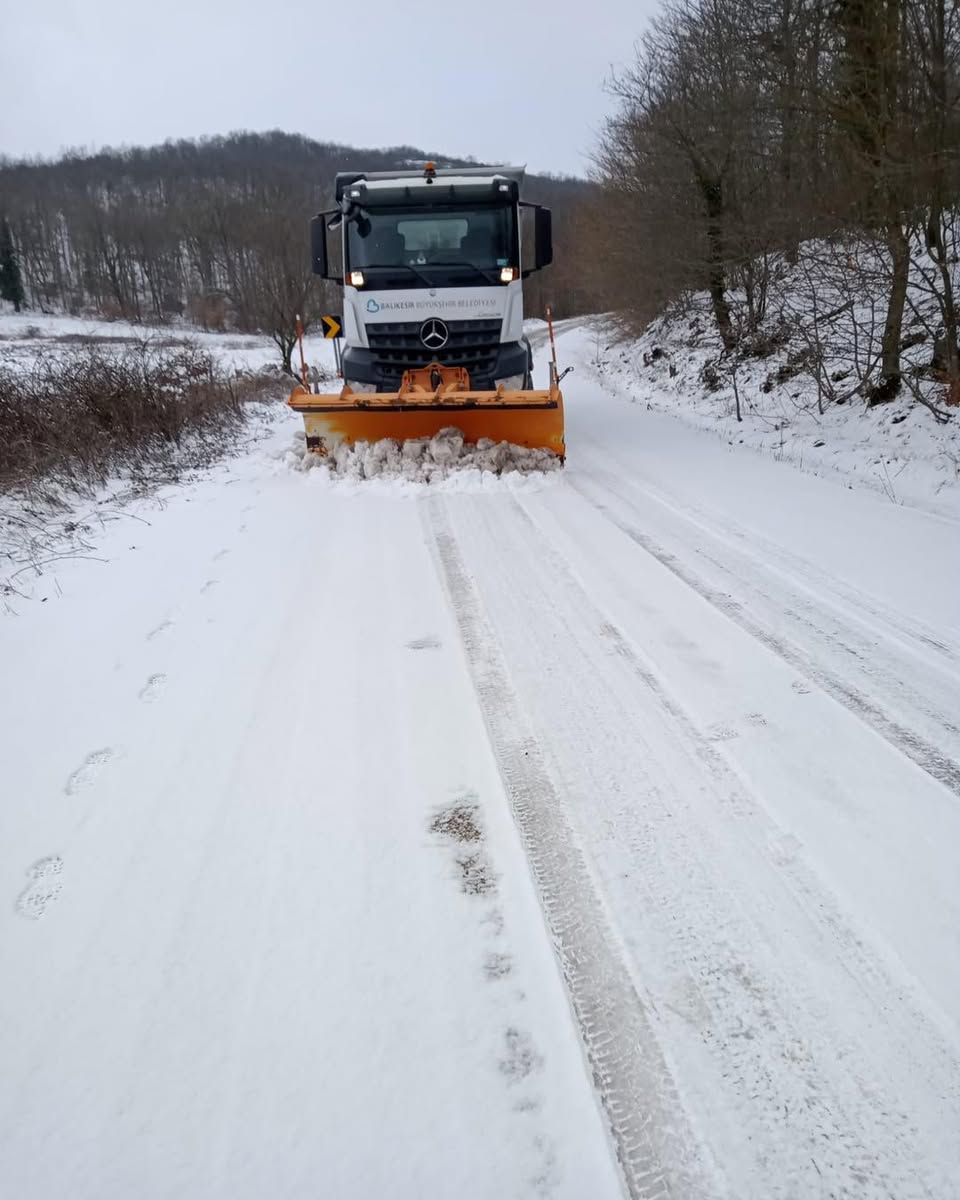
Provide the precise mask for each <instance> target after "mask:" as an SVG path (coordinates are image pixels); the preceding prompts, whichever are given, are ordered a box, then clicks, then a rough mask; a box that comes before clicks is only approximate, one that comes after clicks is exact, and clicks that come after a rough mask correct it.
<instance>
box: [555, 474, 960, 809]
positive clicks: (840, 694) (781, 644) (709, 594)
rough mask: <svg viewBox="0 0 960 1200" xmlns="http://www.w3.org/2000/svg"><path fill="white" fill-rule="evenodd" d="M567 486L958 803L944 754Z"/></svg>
mask: <svg viewBox="0 0 960 1200" xmlns="http://www.w3.org/2000/svg"><path fill="white" fill-rule="evenodd" d="M569 483H570V486H571V487H572V488H573V489H574V490H575V491H576V492H577V494H578V495H579V496H581V497H582V498H583V500H584V501H585V502H586V503H587V504H589V505H591V507H593V508H595V509H597V511H598V512H601V513H602V514H603V516H604V517H605V518H606V519H607V520H608V521H610V522H611V523H612V524H613V525H615V526H616V527H617V528H618V529H619V530H620V531H621V532H622V533H624V534H626V536H627V537H628V538H630V540H631V541H632V542H634V543H635V544H636V545H637V546H639V547H640V549H642V550H644V551H646V553H647V554H649V555H651V557H653V558H655V559H656V560H657V561H658V562H659V563H660V564H661V565H662V566H664V567H666V569H667V570H668V571H670V572H671V574H673V575H674V576H676V578H677V579H679V580H681V582H683V583H685V584H686V585H687V586H688V587H690V588H692V589H693V590H694V591H695V592H696V593H697V594H698V595H700V596H701V597H702V598H703V599H704V600H706V601H707V603H708V604H711V605H712V606H713V607H714V608H716V609H718V610H719V611H720V612H722V613H723V614H724V616H726V617H728V618H729V619H730V620H731V621H733V622H734V623H735V624H737V625H739V626H740V628H741V629H743V630H744V632H746V633H748V634H750V636H751V637H753V638H755V639H756V640H757V641H759V642H760V643H762V645H764V646H766V648H767V649H768V650H770V651H772V652H773V653H774V654H776V655H777V656H778V657H779V658H781V659H782V660H783V661H784V662H786V663H789V665H790V666H791V667H793V668H794V669H795V670H797V671H799V672H801V674H803V675H805V676H806V677H807V678H808V679H809V680H811V682H813V683H815V684H816V685H817V686H818V687H820V688H821V689H822V690H823V691H825V692H826V693H827V694H828V695H829V696H831V697H832V698H833V699H834V700H836V701H837V702H838V703H840V704H842V705H843V706H844V708H846V709H847V710H848V711H849V712H850V713H852V714H853V715H854V716H855V717H857V718H858V719H860V720H861V721H863V722H864V723H865V724H867V725H869V726H870V727H871V728H872V729H873V730H874V732H876V733H878V734H879V735H880V736H881V737H882V738H883V739H884V740H885V741H887V742H889V743H890V744H891V745H892V746H893V747H894V748H895V749H897V750H898V751H900V753H902V754H905V755H906V756H907V757H908V758H909V759H911V760H912V761H913V762H914V763H915V764H916V765H917V766H918V767H920V769H921V770H923V771H925V772H926V773H927V774H928V775H930V776H932V777H933V778H934V779H936V780H937V781H938V782H939V783H941V784H943V786H944V787H946V788H948V789H949V790H950V791H951V792H953V793H954V794H955V795H956V796H958V797H960V763H958V762H956V761H955V760H954V759H952V758H950V757H949V756H948V755H946V754H944V753H943V752H942V751H941V750H940V748H939V747H938V746H936V745H934V744H933V743H932V742H931V741H929V740H928V739H927V738H925V737H924V736H923V735H921V734H919V733H917V732H916V731H915V730H912V729H909V728H908V727H907V726H906V725H905V724H903V723H902V722H901V721H899V720H897V719H896V718H894V717H892V716H891V715H890V714H889V713H887V712H885V711H884V710H883V709H882V708H881V707H880V706H879V705H878V704H876V703H874V701H873V700H871V699H870V698H869V697H868V696H866V695H865V694H864V693H863V692H862V691H861V690H860V689H859V688H857V687H855V686H854V685H853V684H851V683H849V682H848V681H847V680H845V679H843V678H842V677H841V676H840V675H838V674H836V673H835V672H834V671H832V670H831V669H830V668H829V667H827V666H825V665H823V664H822V663H820V662H817V661H816V659H815V658H814V657H813V655H812V654H810V653H808V652H807V651H806V650H804V649H803V648H802V647H800V646H798V645H797V644H795V643H794V642H793V641H791V640H789V639H788V638H787V637H785V636H783V635H782V634H778V633H775V632H774V631H773V630H772V629H769V628H767V626H766V625H764V624H763V623H762V622H761V621H760V620H758V619H757V618H756V617H755V616H753V615H752V614H751V613H750V612H749V611H748V610H747V609H746V608H745V607H744V606H743V604H742V603H741V602H740V601H738V600H736V599H735V598H734V597H732V596H730V595H728V594H727V593H725V592H721V591H719V590H718V589H717V588H715V587H714V586H712V585H711V584H710V583H708V582H707V581H706V580H705V579H703V578H702V576H700V575H699V574H698V573H697V571H696V570H695V569H694V568H693V567H691V566H690V565H689V564H688V563H684V562H681V561H680V560H679V559H678V558H677V557H676V555H675V554H672V553H671V552H670V551H669V550H667V549H666V547H664V546H662V545H661V544H660V543H659V542H658V541H657V540H656V539H655V538H653V537H652V536H651V535H650V534H649V533H646V532H645V531H643V530H641V529H638V528H637V527H636V525H634V524H633V523H632V521H630V520H627V519H626V518H624V517H623V516H621V515H619V514H618V513H617V512H615V511H614V510H613V509H612V508H610V507H608V506H605V505H603V504H601V503H598V502H597V500H596V499H594V498H593V497H592V496H591V495H590V489H589V488H585V487H584V486H583V485H582V484H581V483H580V481H578V480H576V479H570V480H569ZM604 490H607V491H608V492H609V493H610V494H611V495H613V496H615V497H616V498H617V500H618V501H622V500H625V498H624V497H622V496H620V495H619V493H617V492H613V491H611V490H610V489H604ZM625 502H626V504H627V505H628V506H630V507H633V506H632V505H630V501H629V500H626V501H625ZM811 628H813V629H814V630H815V631H816V626H814V625H811Z"/></svg>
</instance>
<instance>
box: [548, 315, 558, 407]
mask: <svg viewBox="0 0 960 1200" xmlns="http://www.w3.org/2000/svg"><path fill="white" fill-rule="evenodd" d="M547 329H549V331H550V387H551V389H552V388H554V387H557V386H558V378H557V377H558V375H559V371H558V368H557V343H556V342H555V341H554V340H553V310H552V309H551V308H550V305H549V304H548V305H547Z"/></svg>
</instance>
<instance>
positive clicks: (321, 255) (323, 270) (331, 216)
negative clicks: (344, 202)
mask: <svg viewBox="0 0 960 1200" xmlns="http://www.w3.org/2000/svg"><path fill="white" fill-rule="evenodd" d="M341 219H342V216H341V213H340V211H339V210H338V209H333V210H332V211H331V212H322V213H317V215H316V216H315V217H311V219H310V266H311V268H312V269H313V273H314V275H319V276H321V278H323V279H332V280H333V281H334V282H335V283H342V282H343V280H342V279H341V278H340V276H339V275H338V274H337V275H331V274H330V259H329V255H328V254H327V230H328V229H337V228H339V226H340V222H341ZM337 257H338V256H335V257H334V261H335V263H336V259H337Z"/></svg>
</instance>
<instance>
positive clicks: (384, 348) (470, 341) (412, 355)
mask: <svg viewBox="0 0 960 1200" xmlns="http://www.w3.org/2000/svg"><path fill="white" fill-rule="evenodd" d="M445 324H446V326H447V330H448V331H449V334H450V336H449V339H448V341H447V344H446V345H445V346H444V347H443V349H442V350H428V349H427V347H426V346H424V344H423V343H422V342H421V341H420V330H421V328H422V326H423V322H422V321H391V322H384V323H379V322H378V323H377V324H376V325H373V324H371V325H368V326H367V342H368V344H369V346H370V349H371V350H372V351H373V356H374V362H375V365H376V371H377V376H378V384H379V386H380V387H381V388H383V390H384V391H396V389H397V388H398V387H399V386H400V380H401V378H402V376H403V373H404V371H407V370H412V369H413V368H416V367H425V366H426V365H427V364H428V363H431V362H439V363H440V364H441V365H442V366H445V367H466V369H467V370H468V371H469V372H470V382H471V384H472V385H473V386H474V387H479V386H481V385H488V384H490V383H492V381H493V372H494V369H495V367H496V362H497V351H498V350H499V349H500V318H499V317H495V318H492V319H485V320H479V321H446V322H445Z"/></svg>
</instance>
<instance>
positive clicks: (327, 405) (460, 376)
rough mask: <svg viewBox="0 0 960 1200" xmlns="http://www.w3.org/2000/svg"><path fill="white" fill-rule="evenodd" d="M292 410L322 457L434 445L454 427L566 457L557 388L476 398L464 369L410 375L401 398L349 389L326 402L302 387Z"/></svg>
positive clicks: (470, 435)
mask: <svg viewBox="0 0 960 1200" xmlns="http://www.w3.org/2000/svg"><path fill="white" fill-rule="evenodd" d="M287 403H288V404H289V405H290V407H291V408H292V409H294V411H295V412H298V413H302V414H303V424H304V427H305V429H306V434H307V448H308V449H309V450H314V451H316V452H317V453H318V454H329V453H330V452H331V451H332V450H334V449H336V447H337V446H338V445H340V444H343V443H346V444H347V445H353V444H354V443H355V442H377V441H380V439H381V438H395V439H396V440H397V441H401V442H402V441H408V440H410V439H413V438H429V437H433V435H434V434H436V433H439V432H440V430H441V429H446V428H448V427H450V426H453V427H454V428H456V429H459V430H460V431H461V433H462V434H463V436H464V440H465V441H467V442H472V443H476V442H478V441H480V440H481V439H482V438H489V439H490V440H491V441H493V442H510V443H511V444H512V445H515V446H526V447H529V448H530V449H542V450H550V451H552V452H553V453H554V454H556V455H557V456H558V457H559V458H560V460H561V461H562V460H563V458H564V444H563V396H562V395H561V393H560V388H559V387H558V386H557V384H556V383H552V385H551V387H550V388H549V389H548V390H547V391H529V392H525V391H506V390H505V389H504V388H502V387H501V388H498V389H497V390H496V391H495V392H475V391H471V390H470V377H469V375H468V373H467V371H466V370H465V369H464V368H463V367H443V366H441V365H440V364H439V363H433V364H431V365H430V366H428V367H422V368H420V369H419V370H416V371H407V372H406V373H405V374H404V376H403V380H402V382H401V384H400V390H399V391H397V392H370V393H368V392H354V391H352V390H351V388H350V387H349V385H347V384H345V385H344V387H343V390H342V391H341V392H340V393H339V395H321V394H318V393H315V392H310V391H308V390H307V389H306V388H305V387H299V386H298V387H296V388H294V390H293V393H292V394H291V396H290V399H289V401H288V402H287Z"/></svg>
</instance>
